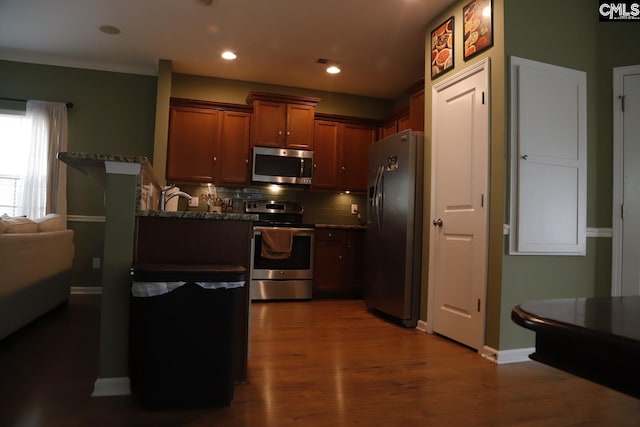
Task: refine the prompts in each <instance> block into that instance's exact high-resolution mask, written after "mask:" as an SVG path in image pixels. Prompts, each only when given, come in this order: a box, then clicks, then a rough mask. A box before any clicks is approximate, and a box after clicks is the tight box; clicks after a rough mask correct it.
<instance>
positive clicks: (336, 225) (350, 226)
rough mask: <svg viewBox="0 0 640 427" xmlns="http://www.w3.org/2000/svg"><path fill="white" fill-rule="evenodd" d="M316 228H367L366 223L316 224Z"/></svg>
mask: <svg viewBox="0 0 640 427" xmlns="http://www.w3.org/2000/svg"><path fill="white" fill-rule="evenodd" d="M316 228H342V229H345V230H366V229H367V226H366V225H361V224H316Z"/></svg>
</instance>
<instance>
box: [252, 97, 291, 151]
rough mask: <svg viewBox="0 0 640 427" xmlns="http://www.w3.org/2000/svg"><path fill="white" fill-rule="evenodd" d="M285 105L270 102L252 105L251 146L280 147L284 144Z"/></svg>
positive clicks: (257, 102)
mask: <svg viewBox="0 0 640 427" xmlns="http://www.w3.org/2000/svg"><path fill="white" fill-rule="evenodd" d="M286 108H287V106H286V104H281V103H279V102H270V101H254V103H253V129H252V135H253V138H252V140H253V145H258V146H263V147H280V146H282V144H284V138H285V118H286V114H287V112H286Z"/></svg>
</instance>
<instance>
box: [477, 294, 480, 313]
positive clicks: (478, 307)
mask: <svg viewBox="0 0 640 427" xmlns="http://www.w3.org/2000/svg"><path fill="white" fill-rule="evenodd" d="M476 308H477V309H478V313H480V298H478V306H477V307H476Z"/></svg>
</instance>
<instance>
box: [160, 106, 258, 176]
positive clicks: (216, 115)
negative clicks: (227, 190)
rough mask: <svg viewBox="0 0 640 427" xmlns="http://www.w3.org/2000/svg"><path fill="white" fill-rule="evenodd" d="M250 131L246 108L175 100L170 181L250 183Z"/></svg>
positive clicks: (171, 116)
mask: <svg viewBox="0 0 640 427" xmlns="http://www.w3.org/2000/svg"><path fill="white" fill-rule="evenodd" d="M225 107H226V108H229V109H230V110H225V109H224V108H225ZM243 109H244V110H245V111H242V110H243ZM250 132H251V114H250V112H249V109H248V108H246V107H244V108H237V107H236V106H233V105H227V104H218V103H209V102H205V101H194V100H185V99H177V98H172V99H171V107H170V110H169V140H168V143H167V170H166V179H167V182H170V183H180V182H212V183H214V184H216V185H221V184H230V185H240V184H247V183H249V158H250V146H249V143H250V139H249V138H250Z"/></svg>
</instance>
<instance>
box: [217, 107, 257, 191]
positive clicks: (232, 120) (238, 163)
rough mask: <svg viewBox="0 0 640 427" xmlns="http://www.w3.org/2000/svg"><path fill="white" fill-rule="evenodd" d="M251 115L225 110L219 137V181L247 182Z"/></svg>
mask: <svg viewBox="0 0 640 427" xmlns="http://www.w3.org/2000/svg"><path fill="white" fill-rule="evenodd" d="M250 131H251V115H250V114H249V113H241V112H234V111H225V112H224V114H223V119H222V136H221V138H220V146H221V147H220V150H221V156H220V157H221V159H220V160H219V161H218V163H219V164H220V183H222V184H246V183H248V182H249V138H250Z"/></svg>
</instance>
